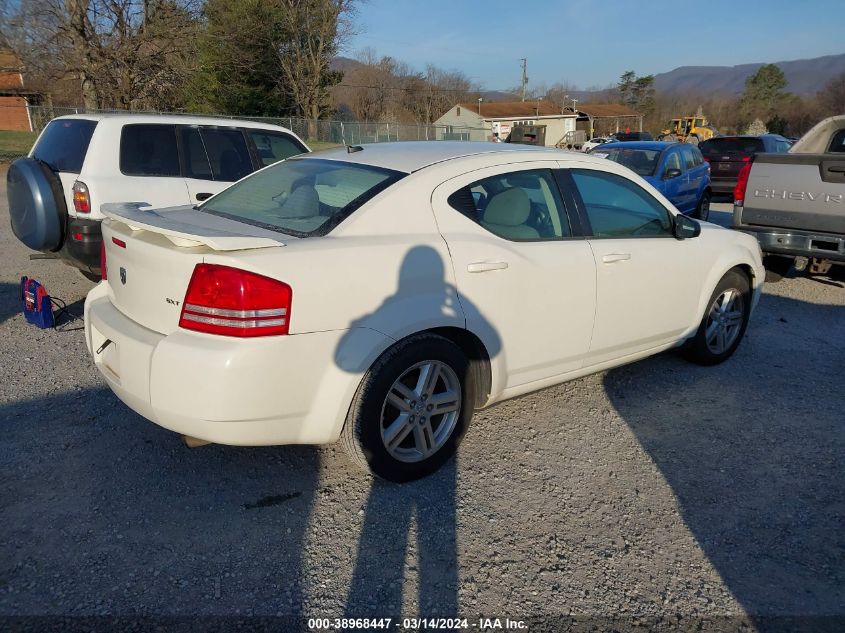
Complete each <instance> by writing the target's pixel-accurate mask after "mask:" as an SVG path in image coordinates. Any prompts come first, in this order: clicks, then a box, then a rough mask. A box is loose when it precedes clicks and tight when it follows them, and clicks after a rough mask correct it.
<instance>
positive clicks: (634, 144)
mask: <svg viewBox="0 0 845 633" xmlns="http://www.w3.org/2000/svg"><path fill="white" fill-rule="evenodd" d="M673 145H682V143H678V142H677V141H616V142H614V143H604V144H603V145H602V149H608V148H611V147H627V148H630V149H648V150H652V151H655V150H656V151H658V152H661V151H663V150H664V149H666V148H667V147H672V146H673Z"/></svg>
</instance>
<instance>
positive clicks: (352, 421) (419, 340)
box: [341, 334, 475, 482]
mask: <svg viewBox="0 0 845 633" xmlns="http://www.w3.org/2000/svg"><path fill="white" fill-rule="evenodd" d="M469 368H470V365H469V360H468V359H467V357H466V355H465V354H464V353H463V352H462V351H461V349H460V348H459V347H458V346H457V345H455V344H454V343H453V342H452V341H450V340H448V339H446V338H443V337H442V336H438V335H436V334H419V335H416V336H412V337H410V338H407V339H405V340H403V341H400V342H399V343H397V344H396V345H394V346H393V347H391V348H390V349H389V350H387V351H386V352H385V353H384V354H382V355H381V356H380V357H379V358H378V360H376V362H375V363H374V364H373V366H372V367H371V368H370V370H369V371H368V372H367V373H366V374H365V375H364V378H363V380H362V381H361V384H360V385H359V386H358V391H357V392H356V393H355V397H354V398H353V400H352V404H351V406H350V407H349V413H348V414H347V416H346V423H345V424H344V426H343V431H342V432H341V443H342V445H343V447H344V449H345V450H346V452H347V453H348V454H349V456H350V457H351V458H352V460H353V461H354V462H355V463H356V464H357V465H358V466H360V467H361V468H363V469H365V470H368V471H370V472H371V473H372V474H374V475H376V476H378V477H381V478H383V479H387V480H389V481H394V482H405V481H412V480H414V479H419V478H420V477H425V476H426V475H429V474H431V473H433V472H434V471H436V470H437V469H438V468H440V466H442V465H443V464H444V463H445V462H446V461H447V460H448V459H449V458H450V457H451V456H452V455H453V454H454V453H455V451H456V450H457V448H458V445H459V444H460V442H461V440H462V439H463V436H464V435H465V434H466V431H467V429H468V428H469V423H470V420H471V418H472V413H473V403H474V402H475V392H474V390H475V385H474V381H473V379H472V377H471V375H470V371H469ZM438 411H439V412H438Z"/></svg>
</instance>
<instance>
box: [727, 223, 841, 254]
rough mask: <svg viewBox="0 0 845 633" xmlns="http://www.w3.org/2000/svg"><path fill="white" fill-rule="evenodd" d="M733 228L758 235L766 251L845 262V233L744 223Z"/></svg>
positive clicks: (758, 239)
mask: <svg viewBox="0 0 845 633" xmlns="http://www.w3.org/2000/svg"><path fill="white" fill-rule="evenodd" d="M733 228H734V229H736V230H739V231H743V232H745V233H749V234H751V235H753V236H754V237H756V238H757V241H758V242H759V243H760V248H761V249H762V250H763V252H764V253H772V254H777V255H789V256H792V257H799V256H801V257H815V258H818V259H829V260H832V261H837V262H845V235H834V234H831V233H813V232H810V231H797V230H795V229H781V228H773V227H759V226H749V225H743V224H739V225H734V227H733Z"/></svg>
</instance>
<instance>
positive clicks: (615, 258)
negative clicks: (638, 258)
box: [601, 253, 631, 264]
mask: <svg viewBox="0 0 845 633" xmlns="http://www.w3.org/2000/svg"><path fill="white" fill-rule="evenodd" d="M628 259H631V253H610V254H608V255H602V257H601V260H602V261H603V262H604V263H605V264H612V263H614V262H623V261H625V260H628Z"/></svg>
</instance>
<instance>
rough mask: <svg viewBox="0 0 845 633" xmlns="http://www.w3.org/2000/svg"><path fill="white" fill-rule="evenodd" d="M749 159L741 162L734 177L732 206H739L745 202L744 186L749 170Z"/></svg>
mask: <svg viewBox="0 0 845 633" xmlns="http://www.w3.org/2000/svg"><path fill="white" fill-rule="evenodd" d="M751 165H752V163H751V161H748V162H747V163H745V164H743V166H742V169H740V170H739V175H738V176H737V178H736V187H734V206H738V207H741V206H743V205H744V204H745V188H746V187H747V186H748V173H749V172H750V171H751Z"/></svg>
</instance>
